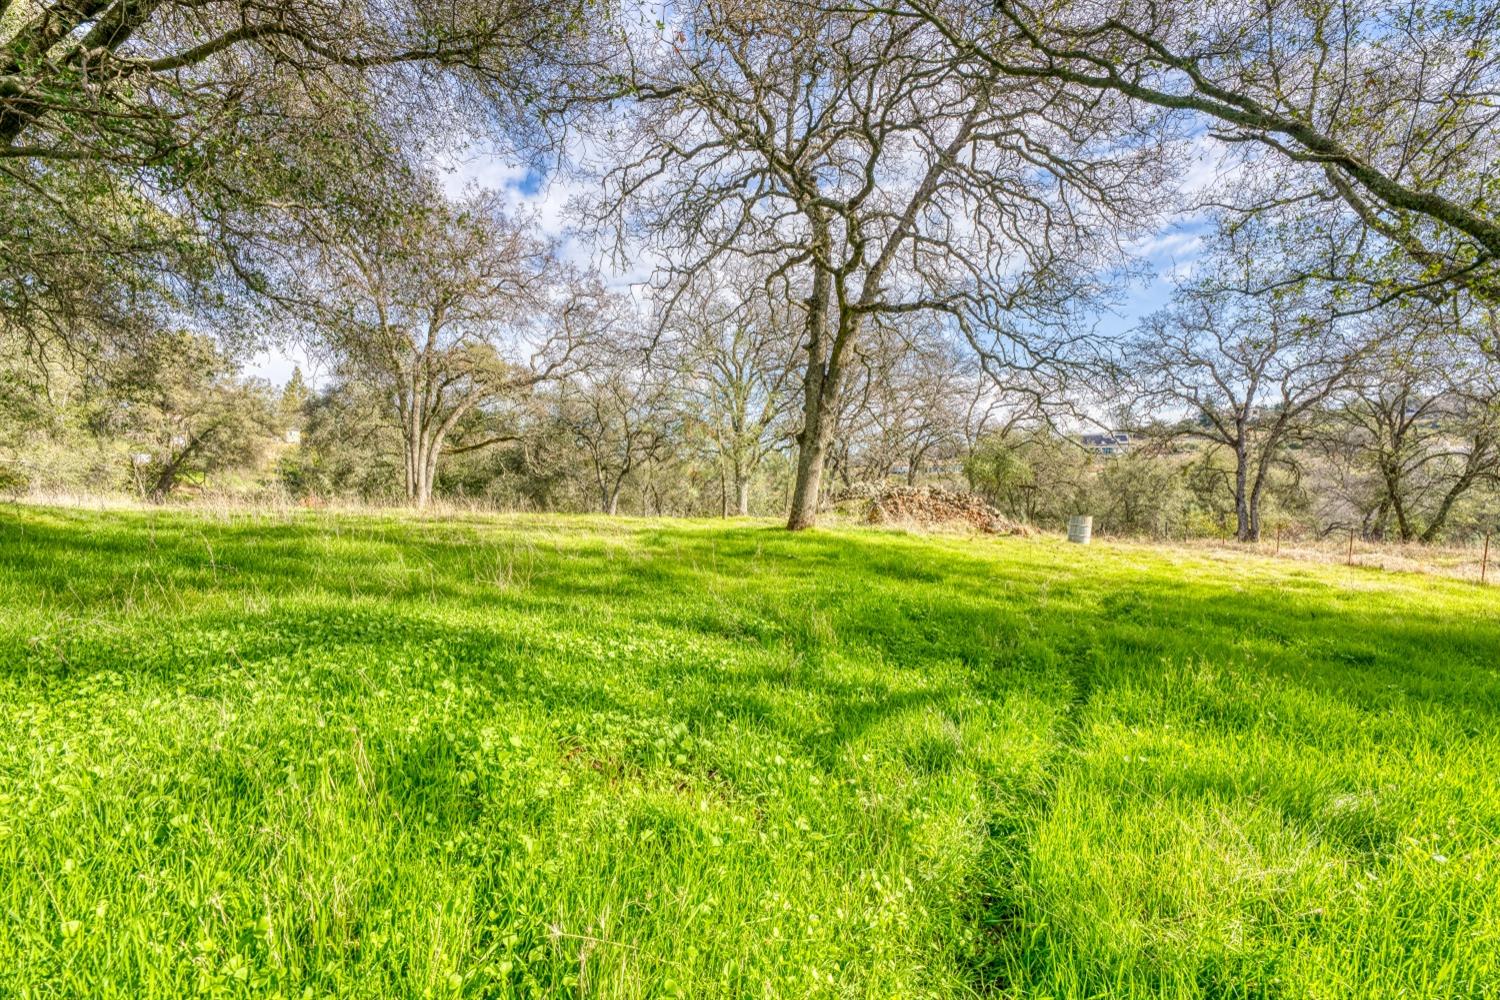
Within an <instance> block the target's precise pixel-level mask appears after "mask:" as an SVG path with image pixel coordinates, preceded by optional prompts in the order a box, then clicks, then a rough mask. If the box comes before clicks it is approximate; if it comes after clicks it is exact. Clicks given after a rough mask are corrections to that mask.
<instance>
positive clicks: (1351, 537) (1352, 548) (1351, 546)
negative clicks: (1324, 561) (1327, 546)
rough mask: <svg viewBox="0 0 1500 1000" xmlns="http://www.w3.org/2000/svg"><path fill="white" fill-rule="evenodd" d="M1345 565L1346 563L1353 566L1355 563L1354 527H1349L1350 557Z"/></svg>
mask: <svg viewBox="0 0 1500 1000" xmlns="http://www.w3.org/2000/svg"><path fill="white" fill-rule="evenodd" d="M1344 565H1346V566H1353V565H1354V529H1353V528H1350V529H1349V559H1348V561H1347V562H1346V563H1345V564H1344Z"/></svg>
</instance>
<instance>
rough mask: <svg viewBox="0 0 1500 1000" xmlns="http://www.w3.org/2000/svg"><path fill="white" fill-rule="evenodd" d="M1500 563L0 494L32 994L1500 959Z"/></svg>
mask: <svg viewBox="0 0 1500 1000" xmlns="http://www.w3.org/2000/svg"><path fill="white" fill-rule="evenodd" d="M1497 664H1500V594H1497V593H1496V592H1495V591H1493V590H1491V591H1483V590H1481V589H1479V588H1478V587H1476V586H1474V585H1472V584H1464V583H1460V582H1456V581H1447V580H1440V579H1429V578H1421V577H1415V576H1398V575H1391V574H1383V573H1378V572H1374V571H1362V570H1347V569H1343V568H1340V567H1320V566H1308V565H1297V564H1291V565H1288V564H1284V563H1283V564H1277V563H1272V562H1270V561H1267V560H1258V559H1254V558H1251V557H1243V558H1227V559H1226V558H1221V559H1217V560H1215V559H1213V558H1209V557H1205V556H1203V555H1190V554H1181V553H1176V554H1174V553H1172V552H1169V551H1156V550H1151V549H1147V548H1141V547H1111V546H1107V545H1096V546H1093V547H1090V548H1087V549H1083V548H1079V547H1076V546H1066V545H1064V544H1062V543H1061V542H1059V541H1056V540H1052V539H1045V540H1032V541H1019V540H976V541H966V540H958V539H920V538H914V537H909V536H904V535H899V534H890V533H878V532H871V531H855V530H849V531H836V532H817V533H812V534H806V535H802V536H795V537H794V536H789V535H787V534H786V533H784V532H782V531H779V530H777V529H775V528H774V527H772V526H770V525H766V524H744V523H741V524H738V525H731V526H725V525H723V524H719V523H702V522H700V523H692V522H688V523H683V522H645V521H606V520H600V519H563V518H545V519H529V518H526V519H523V518H482V519H481V518H473V519H464V520H460V521H449V522H439V521H419V520H408V519H400V518H394V517H390V518H374V517H354V516H339V517H334V516H321V515H317V516H314V515H308V516H304V517H296V518H292V519H289V520H288V519H280V518H275V517H269V516H267V517H235V518H232V519H222V518H221V519H213V518H209V517H206V516H196V515H189V514H182V513H131V512H117V513H97V512H93V513H90V512H82V511H72V510H47V509H25V508H21V509H17V508H8V509H4V510H0V996H5V997H11V996H18V997H53V996H76V997H84V996H87V997H111V996H118V997H131V998H138V997H174V998H175V997H183V996H188V995H193V994H200V993H201V994H214V995H231V996H283V997H288V998H291V997H302V996H309V997H323V996H364V997H387V996H398V997H400V996H412V997H427V996H432V997H442V996H453V995H463V996H511V995H522V996H524V995H558V994H576V995H586V996H611V997H634V996H671V995H674V994H681V995H686V996H694V997H700V996H734V997H750V996H754V997H770V996H785V997H802V996H814V995H828V996H861V997H862V996H876V997H920V996H967V995H973V994H991V995H998V996H1027V997H1042V996H1053V997H1063V996H1069V997H1073V996H1077V997H1087V996H1112V997H1113V996H1119V997H1127V996H1139V997H1157V996H1202V997H1327V998H1339V997H1356V996H1358V997H1423V998H1425V997H1478V996H1500V676H1497Z"/></svg>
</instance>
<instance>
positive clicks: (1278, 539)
mask: <svg viewBox="0 0 1500 1000" xmlns="http://www.w3.org/2000/svg"><path fill="white" fill-rule="evenodd" d="M1271 554H1272V555H1273V556H1279V555H1281V525H1279V524H1278V525H1277V526H1276V551H1275V552H1273V553H1271Z"/></svg>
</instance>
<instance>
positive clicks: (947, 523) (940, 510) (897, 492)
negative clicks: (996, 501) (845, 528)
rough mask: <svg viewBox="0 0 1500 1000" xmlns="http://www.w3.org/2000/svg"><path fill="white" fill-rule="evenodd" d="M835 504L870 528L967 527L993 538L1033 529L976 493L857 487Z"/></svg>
mask: <svg viewBox="0 0 1500 1000" xmlns="http://www.w3.org/2000/svg"><path fill="white" fill-rule="evenodd" d="M833 502H834V505H835V506H838V507H844V508H846V509H850V510H852V511H855V512H857V513H858V514H859V515H860V516H861V517H862V518H863V519H864V520H865V521H866V522H868V523H870V524H911V525H916V526H918V527H923V528H932V527H965V528H969V529H970V530H973V531H982V532H984V533H985V534H990V535H1029V534H1031V529H1030V528H1029V527H1027V526H1026V525H1024V524H1019V523H1017V522H1015V521H1012V520H1011V519H1010V518H1008V517H1006V516H1005V515H1004V514H1002V513H1000V512H999V511H998V510H996V509H995V508H993V507H991V506H990V505H989V504H987V503H985V502H984V501H983V500H982V499H980V498H979V497H977V496H975V495H974V494H973V493H963V492H960V491H957V490H945V489H942V488H941V487H937V486H889V485H885V484H883V483H856V484H855V485H853V486H851V487H849V488H848V489H846V490H844V491H843V492H841V493H839V494H838V495H837V496H835V497H834V498H833Z"/></svg>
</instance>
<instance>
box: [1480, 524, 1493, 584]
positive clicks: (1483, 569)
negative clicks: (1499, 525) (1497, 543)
mask: <svg viewBox="0 0 1500 1000" xmlns="http://www.w3.org/2000/svg"><path fill="white" fill-rule="evenodd" d="M1489 568H1490V533H1489V532H1488V531H1486V532H1485V533H1484V554H1483V555H1481V556H1480V557H1479V582H1480V583H1483V582H1484V577H1485V574H1486V573H1487V572H1488V571H1489Z"/></svg>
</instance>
